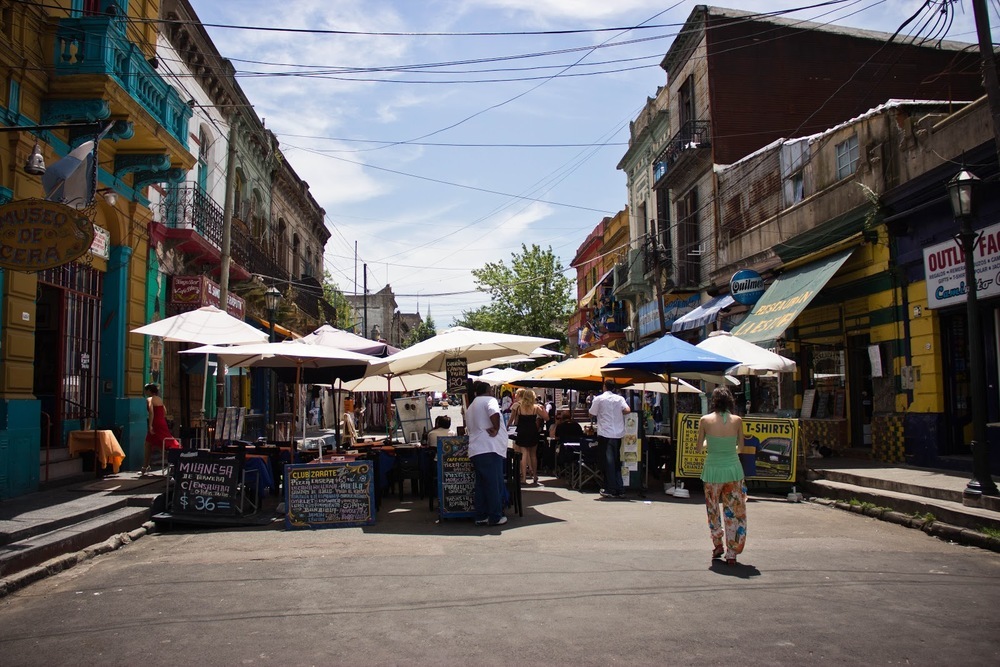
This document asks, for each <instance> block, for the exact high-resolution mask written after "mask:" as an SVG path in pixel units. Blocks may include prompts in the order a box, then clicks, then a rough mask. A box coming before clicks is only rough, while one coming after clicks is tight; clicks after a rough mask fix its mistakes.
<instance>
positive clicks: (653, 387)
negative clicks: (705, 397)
mask: <svg viewBox="0 0 1000 667" xmlns="http://www.w3.org/2000/svg"><path fill="white" fill-rule="evenodd" d="M625 388H626V389H634V390H635V391H653V392H656V393H657V394H704V393H705V392H703V391H702V390H701V389H698V387H696V386H694V385H693V384H691V383H690V382H685V381H684V380H682V379H680V378H678V377H675V378H672V381H671V382H670V383H669V384H668V383H667V380H666V378H664V380H663V382H636V383H635V384H631V385H629V386H628V387H625Z"/></svg>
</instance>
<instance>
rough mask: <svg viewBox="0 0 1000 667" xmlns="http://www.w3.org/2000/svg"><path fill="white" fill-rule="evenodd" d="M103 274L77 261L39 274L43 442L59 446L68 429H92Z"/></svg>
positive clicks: (37, 379) (38, 382)
mask: <svg viewBox="0 0 1000 667" xmlns="http://www.w3.org/2000/svg"><path fill="white" fill-rule="evenodd" d="M102 278H103V275H102V274H101V272H99V271H96V270H94V269H93V268H91V267H88V266H83V265H80V264H66V265H63V266H59V267H56V268H54V269H48V270H46V271H42V272H40V273H39V274H38V288H37V292H36V300H35V304H36V305H35V308H36V311H35V312H36V315H35V371H34V388H33V391H34V394H35V397H36V398H38V400H39V401H40V402H41V409H42V412H43V413H44V416H43V419H42V422H43V424H42V427H43V429H45V432H44V433H43V434H42V444H43V446H44V445H46V444H47V446H49V447H61V446H62V445H63V443H64V442H65V434H66V433H67V432H69V431H71V430H75V429H79V428H96V427H97V387H98V380H99V377H100V367H99V363H100V310H101V308H100V294H101V289H102ZM45 417H47V418H48V419H45Z"/></svg>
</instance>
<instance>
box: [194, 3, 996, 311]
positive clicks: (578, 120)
mask: <svg viewBox="0 0 1000 667" xmlns="http://www.w3.org/2000/svg"><path fill="white" fill-rule="evenodd" d="M940 2H944V0H940ZM192 4H193V5H194V7H195V10H196V11H197V12H198V15H199V17H200V18H201V20H202V22H203V23H206V24H211V23H218V24H225V25H236V26H267V27H280V28H298V29H301V28H306V29H314V30H315V29H318V30H336V31H352V32H361V33H383V34H350V35H345V34H310V33H289V32H280V31H251V30H239V29H231V28H221V27H220V28H216V27H211V26H210V27H208V30H209V32H210V34H211V35H212V37H213V40H214V41H215V43H216V47H217V48H218V50H219V52H220V53H222V55H223V56H225V57H227V58H230V59H232V60H233V63H234V65H235V67H236V69H237V71H238V73H239V76H240V79H239V80H240V84H241V86H242V87H243V89H244V91H245V92H246V94H247V97H248V98H249V99H250V101H251V102H252V103H253V104H254V107H255V109H256V111H257V114H258V115H259V116H260V117H262V118H264V119H265V123H266V125H267V127H268V128H270V129H271V130H272V131H274V132H275V133H276V134H277V136H278V138H279V140H280V142H281V146H282V149H283V152H284V154H285V156H286V158H287V159H288V160H289V162H290V163H291V165H292V166H293V167H294V168H295V170H296V172H298V174H299V175H300V176H301V177H302V178H303V179H304V180H306V181H307V182H308V183H309V185H310V189H311V191H312V193H313V196H314V197H315V198H316V200H317V201H318V202H319V203H320V205H321V206H323V207H324V208H325V209H326V214H327V220H326V223H327V226H328V228H329V229H330V230H331V233H332V237H331V239H330V241H329V243H328V244H327V247H326V256H325V265H326V269H327V270H328V271H330V273H331V274H332V275H333V278H334V280H335V281H336V282H337V284H338V285H339V286H340V288H341V289H343V290H344V291H345V292H347V293H353V292H354V291H355V289H357V291H358V292H360V290H361V285H362V265H363V264H365V263H367V265H368V288H369V290H370V291H372V292H374V291H378V290H379V289H381V288H382V287H384V286H385V285H386V284H390V285H392V289H393V290H394V291H395V292H396V294H397V301H398V303H399V305H400V308H401V309H402V310H403V311H404V312H414V311H416V310H417V308H418V304H419V310H420V312H421V313H422V314H423V315H426V314H427V312H428V308H430V313H431V316H432V317H433V318H434V321H435V324H436V325H437V326H438V328H439V329H440V328H443V327H445V326H448V325H450V324H451V323H452V320H453V319H454V318H458V317H460V316H461V314H462V312H463V311H465V310H471V309H474V308H476V307H478V306H480V305H483V304H484V303H487V301H488V299H487V298H486V296H485V295H483V294H479V293H474V292H473V290H474V288H475V284H474V280H473V278H472V275H471V273H470V270H471V269H473V268H476V267H479V266H482V265H483V264H484V263H486V262H489V261H497V260H504V261H506V262H507V263H508V264H509V263H510V262H509V260H510V257H511V254H512V253H514V252H518V251H519V249H520V247H521V244H522V243H525V244H529V245H530V244H532V243H537V244H538V245H540V246H542V247H543V248H544V247H548V246H551V247H552V249H553V251H554V252H555V253H556V255H557V256H559V257H560V258H561V260H562V263H563V265H564V266H565V267H567V268H569V265H570V262H571V260H572V258H573V255H574V254H575V252H576V249H577V247H578V246H579V245H580V243H582V241H583V239H584V238H585V237H586V235H587V233H588V232H589V231H590V230H591V229H593V227H594V226H595V225H596V224H597V223H598V222H599V221H600V220H601V219H602V218H603V217H604V216H606V215H614V214H615V213H616V212H617V211H619V210H621V209H622V208H624V207H625V205H626V203H627V193H626V189H625V177H624V174H623V173H622V172H620V171H618V170H617V169H616V165H617V164H618V161H619V160H620V159H621V157H622V155H623V154H624V152H625V150H626V147H627V142H628V124H629V121H630V120H632V119H633V118H634V117H635V115H636V113H637V112H638V111H639V110H640V109H641V108H642V106H643V104H644V103H645V101H646V98H647V97H648V96H652V95H654V94H655V92H656V88H657V86H661V85H664V84H665V83H666V74H665V73H664V72H663V70H662V69H660V67H659V62H660V59H661V58H662V57H663V54H664V53H665V52H666V51H667V49H668V48H669V46H670V44H671V42H672V40H673V36H674V35H675V34H676V32H677V30H678V29H679V28H680V26H681V25H682V24H683V22H684V20H685V19H686V18H687V16H688V15H689V14H690V12H691V10H692V8H693V7H694V6H695V5H696V4H698V3H696V2H690V1H688V2H675V3H656V2H649V1H648V0H294V2H291V1H289V2H283V3H282V2H274V1H273V0H272V1H263V0H239V1H230V2H219V1H218V0H192ZM807 4H819V3H817V2H804V1H803V2H799V3H795V2H784V1H777V0H771V1H767V2H745V1H736V2H730V3H719V6H725V7H731V8H734V9H742V10H747V11H771V12H773V11H775V10H778V9H789V8H796V7H802V6H805V5H807ZM921 4H923V3H921V2H913V1H905V2H904V1H899V0H882V1H880V0H868V1H858V0H855V1H850V0H849V1H846V2H839V3H833V4H827V5H826V6H822V7H814V8H812V9H806V10H802V11H799V12H797V13H794V14H791V15H790V17H791V18H796V19H804V20H813V21H817V22H834V23H839V24H842V25H847V26H852V27H863V28H867V29H874V30H883V31H886V32H894V31H895V30H896V29H897V27H898V26H899V25H900V24H901V23H902V22H903V21H904V20H905V19H906V18H907V17H909V16H911V15H912V14H913V13H914V12H915V11H917V9H918V8H919V7H920V5H921ZM995 11H996V10H995V8H993V7H992V3H991V12H992V13H993V16H992V17H991V20H992V22H993V23H994V24H996V23H997V17H996V15H995ZM954 19H955V20H954V24H953V25H952V26H951V28H950V31H949V33H948V37H949V39H953V40H957V41H975V33H974V31H973V28H972V25H973V22H972V9H971V4H970V3H969V2H968V0H965V1H964V2H962V3H961V4H960V5H959V6H958V7H957V8H956V9H955V14H954ZM639 25H647V26H655V27H650V28H646V29H635V30H618V31H601V32H583V33H574V34H519V35H502V36H493V35H468V34H466V35H440V34H438V35H430V34H427V33H474V32H478V33H482V32H506V33H524V32H541V31H548V32H552V31H568V30H595V29H604V28H618V27H628V26H639ZM921 28H922V29H923V30H924V32H925V33H926V32H928V31H930V30H931V29H932V28H933V26H928V25H925V24H924V23H923V21H915V22H914V23H913V24H911V26H909V29H908V30H905V31H904V34H910V33H913V32H916V31H917V30H919V29H921ZM384 33H404V34H393V35H389V34H384ZM414 33H419V34H414ZM623 42H631V43H623ZM552 52H559V53H552ZM532 54H547V55H532ZM516 56H529V57H516ZM476 60H479V61H482V60H487V61H488V62H472V63H469V62H468V61H476ZM458 61H461V62H462V63H463V64H452V65H449V66H440V64H441V63H456V62H458ZM428 65H435V66H428ZM414 66H420V67H414ZM372 68H379V69H376V70H375V71H372ZM402 68H407V69H406V70H405V71H402ZM275 73H282V75H281V76H275V75H274V74H275ZM289 73H292V74H294V75H291V76H290V75H289ZM577 75H578V76H577ZM355 244H356V247H357V257H358V260H357V262H355ZM569 275H570V276H571V277H575V272H570V273H569ZM355 279H356V280H357V286H356V285H355Z"/></svg>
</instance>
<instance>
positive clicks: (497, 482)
mask: <svg viewBox="0 0 1000 667" xmlns="http://www.w3.org/2000/svg"><path fill="white" fill-rule="evenodd" d="M489 389H490V386H489V385H488V384H486V383H485V382H482V381H477V382H475V383H474V384H473V385H472V393H473V394H475V396H476V398H475V399H474V400H473V401H472V403H470V404H469V407H468V409H467V410H466V411H465V426H466V429H467V430H468V434H469V459H471V461H472V467H473V469H474V470H475V474H476V481H475V488H474V490H473V507H474V510H475V515H476V525H477V526H486V525H490V526H502V525H503V524H505V523H507V517H505V516H504V515H503V488H504V479H503V466H504V459H505V458H507V440H508V438H507V433H506V432H505V431H504V429H503V428H502V427H501V421H500V404H499V403H498V402H497V399H495V398H493V397H492V396H490V395H489V394H488V392H489Z"/></svg>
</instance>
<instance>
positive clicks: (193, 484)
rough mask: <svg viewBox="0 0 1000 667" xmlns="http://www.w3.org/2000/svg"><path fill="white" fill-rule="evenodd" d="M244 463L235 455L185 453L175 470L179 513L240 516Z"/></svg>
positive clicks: (175, 507) (172, 509)
mask: <svg viewBox="0 0 1000 667" xmlns="http://www.w3.org/2000/svg"><path fill="white" fill-rule="evenodd" d="M242 478H243V463H242V461H240V460H239V459H238V458H237V457H236V456H234V455H232V454H219V453H216V452H208V451H205V450H200V449H199V450H194V451H184V452H181V453H180V455H179V458H178V461H177V466H176V467H175V468H174V489H175V492H174V501H173V507H172V508H171V511H172V512H173V513H175V514H197V515H201V516H236V515H237V514H239V513H240V507H239V503H238V502H237V497H238V493H239V483H240V480H241V479H242Z"/></svg>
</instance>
